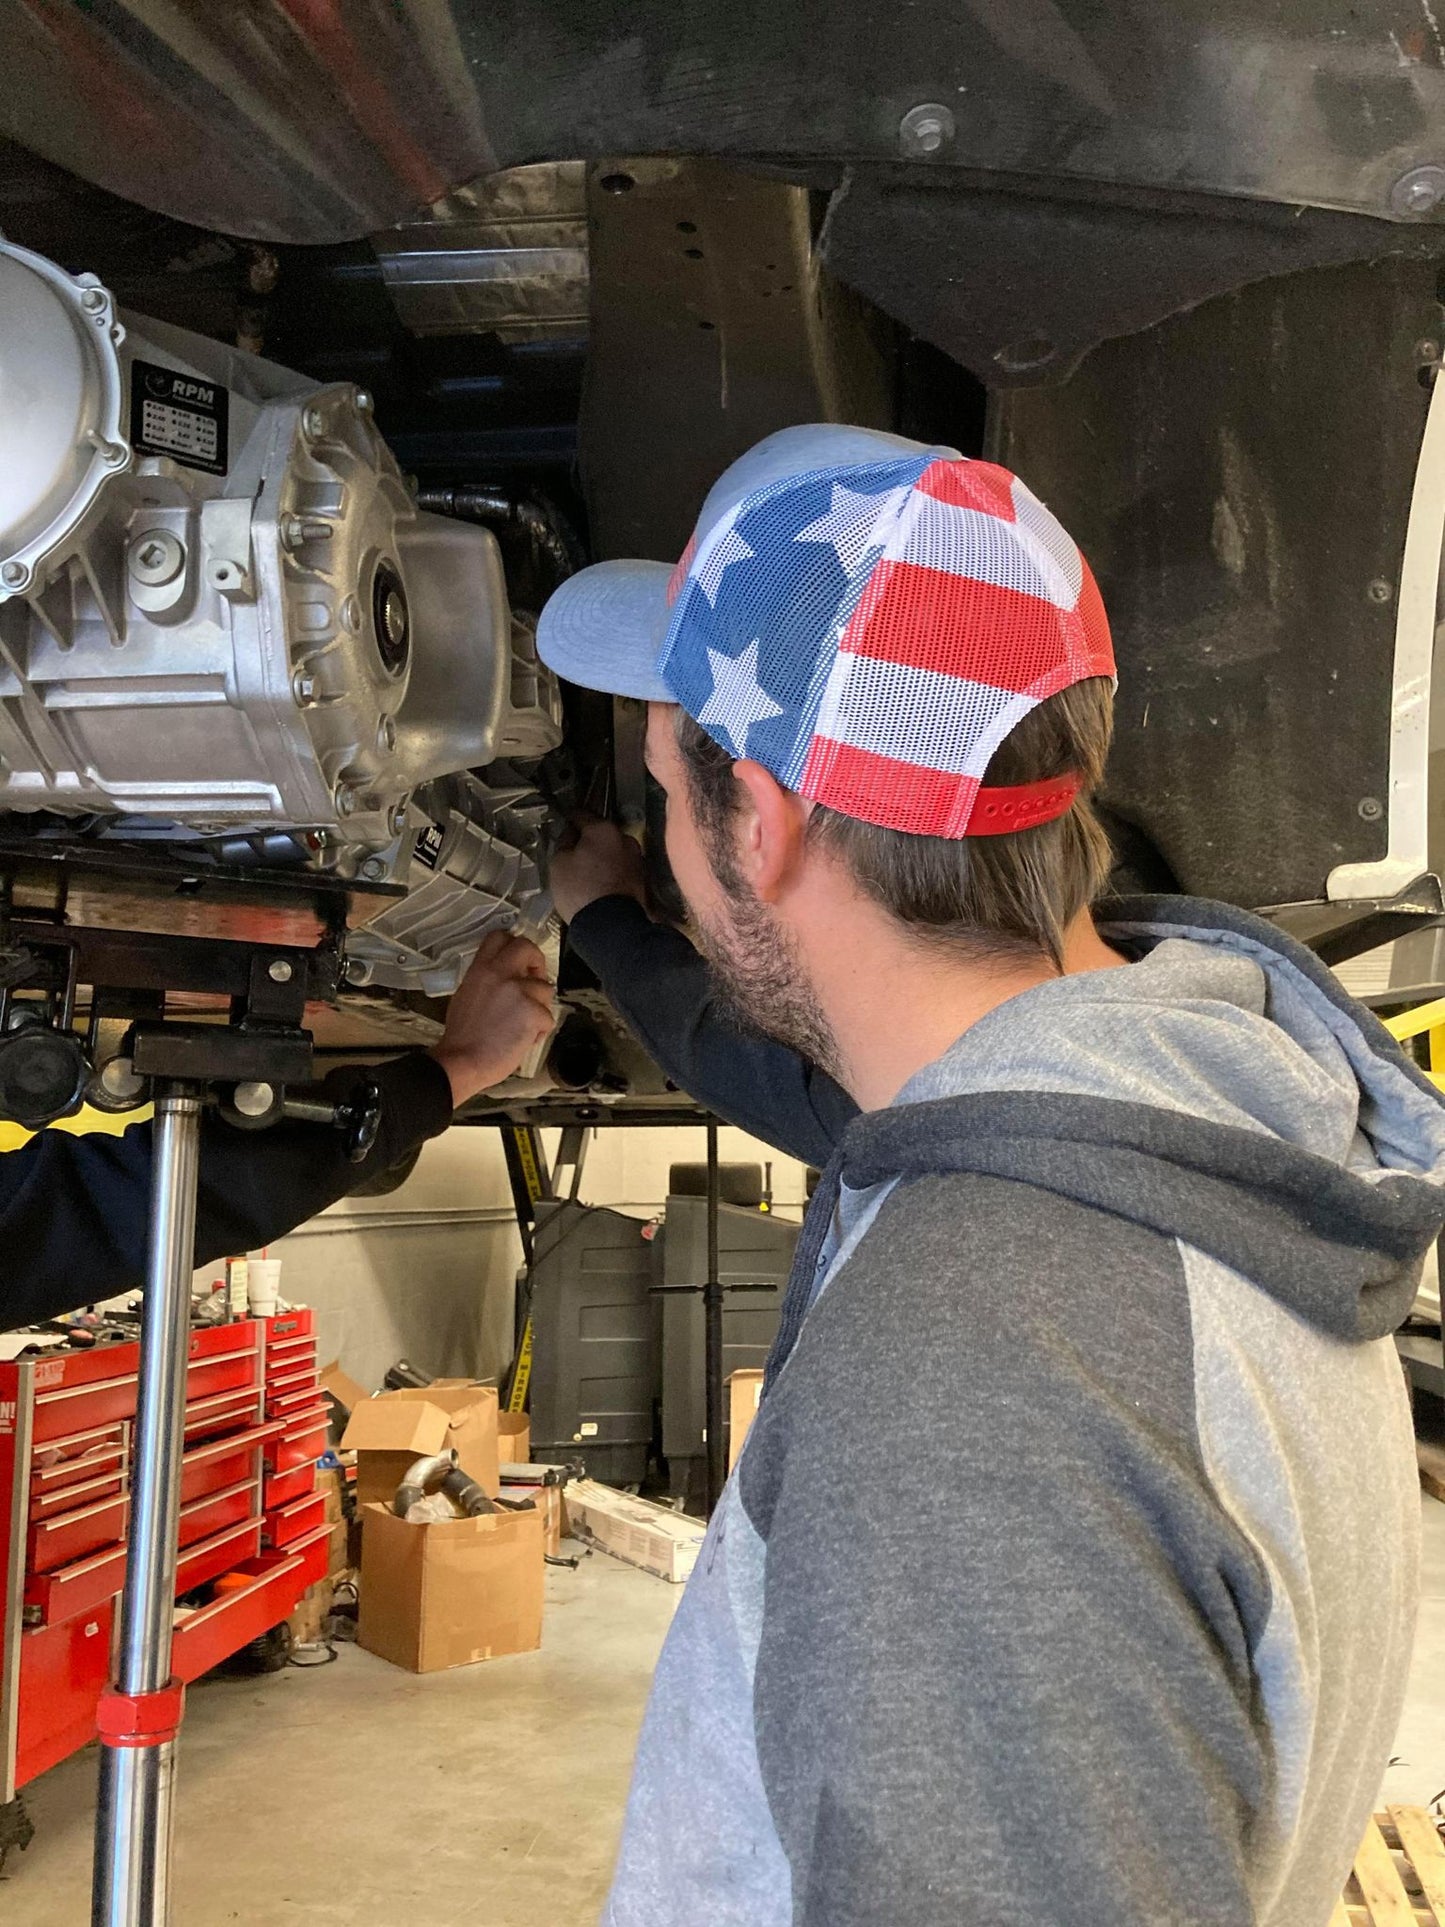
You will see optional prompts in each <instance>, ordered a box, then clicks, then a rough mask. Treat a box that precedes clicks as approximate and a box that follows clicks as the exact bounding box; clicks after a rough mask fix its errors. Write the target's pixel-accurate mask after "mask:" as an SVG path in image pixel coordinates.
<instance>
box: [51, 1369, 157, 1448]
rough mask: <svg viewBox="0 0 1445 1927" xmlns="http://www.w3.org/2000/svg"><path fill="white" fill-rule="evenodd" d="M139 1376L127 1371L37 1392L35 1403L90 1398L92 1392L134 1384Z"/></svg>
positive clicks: (56, 1402)
mask: <svg viewBox="0 0 1445 1927" xmlns="http://www.w3.org/2000/svg"><path fill="white" fill-rule="evenodd" d="M139 1378H140V1373H139V1372H127V1373H126V1374H125V1376H124V1377H123V1378H93V1379H91V1380H90V1382H89V1383H88V1384H86V1385H62V1386H59V1387H57V1389H56V1390H55V1391H53V1392H37V1393H36V1394H35V1403H36V1404H37V1405H58V1404H59V1403H60V1401H61V1400H62V1399H63V1398H89V1397H90V1395H91V1393H92V1392H113V1391H115V1390H116V1388H117V1387H118V1386H121V1385H134V1384H136V1383H137V1381H138V1380H139ZM81 1436H82V1437H83V1436H84V1434H82V1435H81Z"/></svg>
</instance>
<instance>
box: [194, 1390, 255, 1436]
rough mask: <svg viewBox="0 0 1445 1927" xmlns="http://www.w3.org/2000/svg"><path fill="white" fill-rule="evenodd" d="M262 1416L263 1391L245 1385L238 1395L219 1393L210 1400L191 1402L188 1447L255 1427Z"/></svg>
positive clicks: (237, 1392) (235, 1393)
mask: <svg viewBox="0 0 1445 1927" xmlns="http://www.w3.org/2000/svg"><path fill="white" fill-rule="evenodd" d="M260 1415H261V1390H260V1387H259V1386H257V1385H244V1386H242V1387H241V1389H240V1390H239V1391H235V1392H217V1393H216V1394H215V1395H214V1396H213V1397H211V1398H197V1399H192V1400H190V1401H189V1402H188V1404H187V1406H186V1444H187V1445H190V1444H191V1443H192V1442H193V1441H194V1440H197V1439H205V1438H219V1437H221V1436H222V1435H223V1434H225V1433H227V1432H237V1431H241V1430H243V1429H244V1427H246V1426H248V1425H254V1424H255V1422H256V1420H257V1419H258V1418H259V1417H260Z"/></svg>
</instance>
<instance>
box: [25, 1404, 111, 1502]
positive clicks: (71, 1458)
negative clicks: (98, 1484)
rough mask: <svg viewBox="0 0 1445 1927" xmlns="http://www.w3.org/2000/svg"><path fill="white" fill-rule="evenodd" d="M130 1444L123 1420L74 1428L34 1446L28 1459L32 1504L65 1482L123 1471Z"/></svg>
mask: <svg viewBox="0 0 1445 1927" xmlns="http://www.w3.org/2000/svg"><path fill="white" fill-rule="evenodd" d="M129 1448H130V1437H129V1427H128V1426H127V1425H126V1424H125V1423H124V1421H118V1422H117V1423H116V1424H114V1425H100V1426H96V1427H95V1428H94V1429H93V1430H91V1431H88V1432H73V1433H71V1434H70V1435H69V1436H68V1437H66V1438H60V1439H52V1440H51V1441H50V1443H49V1444H48V1445H42V1446H39V1447H37V1448H36V1450H35V1452H34V1453H33V1454H32V1456H31V1460H30V1502H31V1505H32V1506H34V1504H35V1503H36V1501H37V1500H40V1499H45V1498H48V1497H49V1496H50V1495H51V1494H52V1493H55V1492H60V1491H62V1490H63V1489H64V1488H65V1487H66V1486H69V1485H84V1484H88V1483H89V1482H90V1481H91V1480H92V1479H97V1478H100V1477H102V1476H104V1475H105V1474H107V1473H110V1472H120V1471H122V1470H123V1469H124V1466H125V1461H126V1454H127V1452H128V1451H129Z"/></svg>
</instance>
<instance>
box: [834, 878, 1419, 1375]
mask: <svg viewBox="0 0 1445 1927" xmlns="http://www.w3.org/2000/svg"><path fill="white" fill-rule="evenodd" d="M1099 925H1100V929H1101V931H1102V933H1103V934H1104V935H1105V936H1106V937H1107V939H1108V940H1109V941H1110V942H1111V943H1113V944H1115V945H1116V946H1118V947H1119V948H1121V949H1123V950H1124V951H1125V952H1126V953H1129V954H1131V955H1133V956H1134V957H1136V958H1137V959H1138V961H1136V962H1134V963H1132V964H1130V965H1129V966H1127V967H1124V968H1120V969H1115V970H1101V971H1094V972H1090V973H1087V974H1085V975H1082V976H1077V977H1065V978H1059V979H1055V980H1052V981H1051V982H1049V983H1046V984H1041V985H1038V986H1037V987H1035V988H1034V989H1033V990H1030V991H1026V992H1024V993H1023V994H1021V995H1020V996H1018V997H1015V998H1011V999H1010V1000H1009V1001H1008V1002H1007V1003H1006V1004H1002V1005H1000V1006H999V1008H998V1009H996V1010H994V1011H992V1012H990V1013H989V1015H988V1016H986V1017H984V1018H983V1019H981V1020H980V1021H979V1022H978V1023H977V1024H975V1025H973V1026H972V1027H971V1028H970V1029H969V1030H968V1031H967V1032H966V1033H965V1034H964V1035H963V1036H962V1037H961V1038H960V1039H959V1041H958V1043H957V1044H955V1045H954V1046H953V1047H952V1049H951V1050H949V1051H947V1052H946V1053H945V1054H944V1055H943V1056H942V1057H941V1058H939V1059H938V1060H937V1061H936V1062H935V1063H933V1064H930V1065H928V1066H926V1067H925V1069H924V1070H922V1071H920V1072H919V1073H918V1074H917V1075H916V1076H915V1077H914V1078H913V1079H912V1080H911V1081H910V1082H909V1084H908V1085H907V1086H905V1088H904V1090H903V1091H902V1092H901V1093H900V1094H899V1097H898V1099H897V1101H896V1102H895V1104H894V1105H893V1106H892V1107H891V1108H890V1109H888V1110H886V1111H880V1112H874V1113H871V1114H869V1115H867V1116H864V1117H862V1118H860V1119H859V1120H858V1121H857V1123H856V1124H854V1125H853V1126H851V1127H850V1129H849V1131H848V1133H847V1135H846V1137H845V1139H844V1143H843V1147H842V1152H841V1176H842V1178H843V1179H844V1181H845V1182H846V1183H847V1184H848V1185H850V1186H866V1185H873V1184H879V1183H885V1182H887V1181H888V1180H889V1179H891V1178H899V1179H902V1180H905V1181H907V1180H910V1179H914V1178H921V1177H925V1176H929V1175H936V1174H940V1173H944V1172H953V1171H975V1172H979V1173H986V1174H989V1175H992V1176H999V1177H1008V1178H1015V1179H1021V1180H1023V1181H1025V1182H1027V1183H1029V1184H1033V1185H1036V1186H1039V1187H1041V1188H1043V1189H1045V1190H1054V1191H1057V1192H1060V1193H1061V1194H1063V1195H1066V1196H1069V1197H1072V1198H1075V1199H1077V1200H1078V1201H1080V1202H1082V1203H1087V1204H1091V1205H1094V1206H1096V1207H1097V1208H1099V1209H1101V1210H1105V1211H1109V1212H1113V1213H1115V1214H1117V1215H1119V1216H1121V1217H1124V1218H1127V1219H1131V1220H1133V1221H1135V1222H1137V1223H1139V1224H1142V1225H1146V1226H1148V1227H1150V1228H1151V1229H1155V1230H1159V1231H1162V1232H1165V1233H1168V1234H1172V1235H1175V1236H1177V1237H1179V1238H1181V1239H1183V1240H1184V1241H1185V1242H1186V1243H1188V1244H1191V1245H1194V1246H1195V1247H1197V1248H1198V1249H1200V1250H1202V1251H1204V1252H1206V1253H1208V1255H1210V1256H1211V1257H1214V1258H1217V1259H1218V1260H1220V1261H1221V1262H1222V1263H1224V1264H1227V1265H1229V1266H1230V1267H1231V1268H1232V1269H1234V1270H1236V1271H1239V1272H1241V1273H1243V1274H1244V1275H1245V1276H1246V1277H1248V1278H1250V1279H1251V1280H1253V1281H1254V1282H1255V1283H1256V1284H1258V1285H1260V1286H1262V1287H1263V1288H1264V1289H1265V1290H1267V1291H1269V1292H1270V1293H1271V1294H1272V1295H1274V1296H1275V1297H1277V1298H1278V1299H1280V1300H1281V1301H1282V1302H1283V1303H1285V1304H1286V1305H1288V1306H1289V1308H1290V1309H1291V1310H1292V1311H1294V1312H1296V1313H1297V1314H1298V1315H1300V1316H1302V1317H1304V1318H1306V1319H1308V1320H1309V1321H1310V1322H1311V1323H1313V1324H1315V1325H1317V1326H1318V1327H1320V1328H1321V1329H1323V1330H1326V1331H1328V1332H1330V1333H1332V1334H1333V1335H1335V1336H1338V1337H1345V1338H1353V1339H1367V1338H1376V1337H1381V1336H1383V1335H1384V1334H1386V1333H1387V1332H1389V1331H1392V1330H1393V1329H1394V1328H1395V1326H1397V1325H1398V1324H1399V1323H1400V1321H1401V1320H1402V1319H1403V1318H1404V1317H1405V1316H1406V1314H1407V1313H1408V1311H1409V1308H1410V1304H1411V1302H1412V1300H1413V1297H1414V1293H1415V1290H1416V1286H1417V1282H1418V1275H1419V1268H1420V1261H1421V1259H1422V1257H1423V1255H1424V1252H1425V1250H1426V1248H1427V1247H1428V1246H1429V1244H1430V1243H1431V1242H1432V1241H1433V1240H1434V1239H1435V1238H1436V1237H1437V1236H1438V1235H1439V1233H1440V1230H1441V1226H1442V1223H1445V1103H1442V1100H1441V1097H1440V1095H1439V1093H1438V1092H1437V1091H1436V1089H1435V1087H1434V1086H1433V1085H1432V1084H1431V1083H1430V1081H1429V1080H1428V1078H1426V1077H1425V1076H1424V1074H1423V1073H1422V1072H1421V1071H1420V1070H1419V1069H1418V1068H1417V1067H1416V1066H1415V1065H1414V1064H1413V1063H1411V1061H1410V1060H1409V1058H1407V1057H1406V1055H1405V1054H1404V1052H1403V1051H1402V1050H1401V1049H1400V1047H1399V1045H1398V1044H1396V1043H1395V1041H1394V1039H1393V1038H1391V1037H1390V1035H1389V1033H1388V1032H1387V1031H1386V1030H1385V1029H1384V1028H1383V1026H1382V1025H1381V1024H1380V1023H1379V1022H1378V1021H1377V1020H1376V1019H1375V1018H1374V1017H1373V1016H1372V1015H1371V1014H1370V1013H1369V1012H1368V1011H1366V1010H1364V1009H1363V1008H1362V1007H1361V1006H1360V1005H1358V1004H1356V1003H1355V1002H1354V1001H1353V1000H1352V999H1351V998H1350V997H1349V996H1348V995H1347V994H1346V993H1345V991H1344V989H1343V988H1342V986H1341V985H1340V983H1339V981H1338V979H1336V978H1335V977H1334V976H1333V974H1332V973H1331V972H1330V971H1329V970H1328V969H1327V968H1326V967H1325V966H1324V965H1323V964H1321V963H1320V961H1319V960H1318V958H1316V957H1315V956H1313V955H1312V954H1311V953H1310V952H1309V951H1307V950H1305V949H1304V948H1303V947H1302V946H1301V945H1299V944H1297V943H1295V942H1294V941H1293V940H1292V939H1291V938H1289V937H1286V936H1284V935H1283V934H1282V933H1281V932H1280V931H1278V930H1276V929H1274V928H1273V927H1272V926H1271V925H1269V924H1267V923H1265V922H1264V921H1263V920H1262V919H1260V918H1257V917H1253V916H1250V915H1249V914H1248V913H1247V912H1244V911H1237V910H1233V909H1230V908H1228V907H1227V906H1225V905H1222V904H1216V903H1206V902H1201V901H1197V900H1194V899H1191V898H1181V897H1175V898H1141V899H1129V900H1125V901H1120V902H1116V903H1112V904H1110V905H1108V906H1106V908H1105V910H1104V911H1103V913H1102V914H1101V915H1100V918H1099Z"/></svg>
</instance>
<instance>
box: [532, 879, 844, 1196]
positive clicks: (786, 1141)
mask: <svg viewBox="0 0 1445 1927" xmlns="http://www.w3.org/2000/svg"><path fill="white" fill-rule="evenodd" d="M569 928H570V937H571V942H572V947H573V949H574V950H576V952H577V954H578V956H579V957H581V959H582V961H583V962H584V963H585V964H587V965H588V966H589V967H590V968H591V969H592V970H594V971H595V972H596V974H597V976H598V978H599V979H600V980H601V984H602V988H603V989H604V990H605V991H606V992H607V995H608V997H609V998H610V999H611V1000H612V1002H613V1004H614V1005H615V1006H616V1008H617V1009H618V1010H619V1011H620V1012H621V1014H622V1016H623V1017H624V1018H625V1020H626V1022H627V1024H628V1026H629V1027H630V1028H631V1029H632V1030H633V1031H634V1032H635V1033H636V1035H637V1037H638V1039H639V1041H640V1042H641V1043H642V1044H643V1045H644V1046H645V1047H646V1049H647V1050H648V1052H649V1053H650V1054H651V1056H652V1057H653V1058H654V1059H655V1060H656V1061H657V1063H658V1064H659V1065H660V1066H661V1068H662V1069H663V1070H664V1071H665V1072H666V1073H667V1075H668V1076H669V1077H670V1078H671V1079H672V1081H673V1083H674V1084H676V1085H677V1086H678V1087H679V1089H681V1090H684V1091H686V1092H687V1093H688V1095H689V1096H690V1097H693V1098H696V1100H697V1101H698V1103H699V1104H705V1105H706V1106H707V1108H708V1109H709V1110H710V1111H715V1112H716V1113H717V1115H718V1116H719V1117H720V1118H723V1119H725V1120H726V1122H727V1123H729V1124H736V1125H739V1126H741V1128H742V1129H743V1130H745V1131H748V1132H750V1133H751V1134H752V1135H753V1136H754V1137H759V1138H761V1139H762V1140H763V1142H764V1143H765V1144H773V1145H776V1146H777V1148H778V1149H779V1150H780V1151H783V1152H786V1153H787V1155H788V1156H789V1157H795V1158H801V1159H802V1161H803V1162H804V1163H805V1164H817V1165H823V1164H826V1163H827V1162H828V1159H829V1158H830V1157H831V1156H832V1153H833V1150H834V1147H835V1146H836V1144H837V1142H838V1139H839V1138H840V1137H841V1136H842V1134H843V1131H844V1130H845V1129H846V1128H847V1126H848V1125H849V1124H850V1123H851V1122H852V1120H853V1119H854V1118H855V1117H856V1116H857V1114H858V1107H857V1105H856V1104H855V1103H854V1102H853V1100H852V1098H851V1097H849V1095H848V1093H847V1092H846V1091H845V1090H843V1089H842V1088H841V1087H840V1086H839V1085H837V1084H835V1083H834V1082H833V1080H832V1078H831V1077H828V1076H827V1075H825V1073H824V1072H822V1071H820V1070H817V1069H815V1068H814V1066H813V1065H812V1064H810V1063H808V1062H807V1060H806V1059H805V1058H802V1057H800V1056H799V1055H798V1054H797V1052H796V1051H791V1050H789V1049H787V1047H786V1046H785V1045H783V1044H775V1043H773V1042H772V1041H771V1039H769V1038H766V1037H763V1036H760V1035H759V1034H757V1033H756V1032H752V1031H746V1030H743V1029H741V1028H740V1027H739V1026H738V1025H737V1024H736V1023H735V1022H734V1021H733V1020H732V1018H731V1017H729V1016H727V1015H725V1014H724V1012H723V1011H722V1009H721V1008H720V1006H719V1002H718V998H717V995H716V992H715V991H714V988H713V984H712V979H711V976H710V975H709V972H708V967H707V965H706V963H704V961H703V959H702V958H701V957H700V956H699V955H698V953H697V952H696V951H695V950H694V949H693V947H692V945H691V944H690V943H689V942H688V940H687V938H686V937H684V936H682V935H681V934H680V933H679V932H678V931H676V930H671V929H669V928H668V927H667V926H666V925H665V924H660V923H654V922H653V921H652V919H651V918H650V917H649V916H648V914H647V912H646V911H645V910H644V909H643V908H642V905H641V904H640V903H637V902H635V901H634V900H633V898H631V897H602V898H599V900H598V901H597V902H596V903H589V904H588V905H587V907H586V908H585V909H584V910H580V911H579V912H578V913H577V915H576V917H575V918H574V919H573V920H572V923H571V925H570V927H569Z"/></svg>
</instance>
